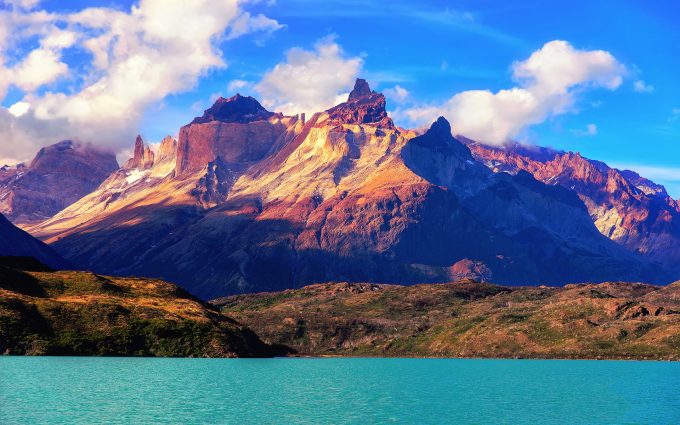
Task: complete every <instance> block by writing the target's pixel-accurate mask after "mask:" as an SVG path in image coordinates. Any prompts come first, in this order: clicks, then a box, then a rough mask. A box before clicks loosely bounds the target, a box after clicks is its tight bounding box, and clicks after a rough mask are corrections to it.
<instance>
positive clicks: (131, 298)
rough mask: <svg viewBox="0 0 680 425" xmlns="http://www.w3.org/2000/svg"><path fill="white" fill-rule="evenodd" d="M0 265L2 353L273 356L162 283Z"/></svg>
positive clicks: (16, 262)
mask: <svg viewBox="0 0 680 425" xmlns="http://www.w3.org/2000/svg"><path fill="white" fill-rule="evenodd" d="M0 264H2V265H0V354H2V353H5V354H28V355H95V356H183V357H253V356H256V357H260V356H271V355H273V354H276V352H275V351H274V350H272V348H271V347H269V346H267V345H265V344H264V343H262V341H260V340H259V339H258V337H257V336H256V335H255V334H254V333H252V332H251V331H250V330H248V329H247V328H245V327H243V326H242V325H240V324H238V323H237V322H235V321H234V320H232V319H230V318H228V317H226V316H224V315H222V314H220V313H219V312H218V311H215V310H214V309H212V308H210V307H208V306H206V305H203V304H202V303H201V302H199V301H198V300H196V299H195V298H193V297H191V296H189V295H188V294H187V293H186V292H185V291H183V290H181V289H179V288H177V287H176V286H175V285H172V284H169V283H166V282H163V281H159V280H155V279H135V278H114V277H107V276H101V275H97V274H94V273H89V272H74V271H62V272H51V271H46V270H45V269H44V268H42V269H41V268H40V267H37V268H36V267H35V264H34V262H33V263H31V262H30V261H27V260H21V259H17V258H6V257H4V258H0ZM16 267H25V268H28V269H31V270H36V269H38V270H41V271H23V270H19V269H17V268H16Z"/></svg>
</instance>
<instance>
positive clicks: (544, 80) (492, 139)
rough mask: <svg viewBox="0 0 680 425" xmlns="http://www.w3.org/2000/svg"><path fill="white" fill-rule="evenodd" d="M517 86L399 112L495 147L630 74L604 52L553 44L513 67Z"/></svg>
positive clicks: (467, 93) (468, 93) (472, 92)
mask: <svg viewBox="0 0 680 425" xmlns="http://www.w3.org/2000/svg"><path fill="white" fill-rule="evenodd" d="M511 70H512V77H513V80H514V81H515V82H516V83H517V86H516V87H512V88H509V89H505V90H500V91H498V92H496V93H493V92H491V91H489V90H470V91H465V92H461V93H458V94H456V95H454V96H452V97H451V98H450V99H448V100H447V101H445V102H444V103H442V104H437V105H425V106H416V107H412V108H409V109H404V110H398V111H396V114H397V116H400V117H405V118H407V119H409V120H410V121H411V122H413V123H415V124H419V125H426V124H428V123H429V122H431V121H433V120H434V119H436V117H437V116H439V115H443V116H445V117H447V118H448V119H449V120H450V121H451V122H452V123H453V126H454V131H455V132H456V133H458V134H462V135H464V136H466V137H469V138H471V139H474V140H478V141H480V142H483V143H488V144H492V145H499V144H503V143H505V142H506V141H508V140H509V139H510V138H513V137H517V136H518V135H519V134H520V133H521V132H522V131H523V130H525V129H526V128H527V127H529V126H531V125H535V124H539V123H541V122H543V121H545V120H546V119H548V118H550V117H553V116H557V115H561V114H565V113H568V112H574V111H575V105H576V96H577V93H579V92H581V91H582V90H585V89H588V88H594V87H602V88H606V89H609V90H614V89H616V88H618V87H619V86H620V85H621V83H622V81H623V78H624V77H625V76H626V74H627V70H626V68H625V66H624V65H622V64H621V63H620V62H619V61H618V60H617V59H616V58H615V57H614V56H612V55H611V54H610V53H609V52H606V51H603V50H579V49H576V48H574V47H573V46H572V45H571V44H569V43H568V42H566V41H560V40H556V41H551V42H548V43H546V44H545V45H544V46H543V47H542V48H541V49H539V50H537V51H535V52H533V53H532V54H531V56H530V57H529V58H528V59H527V60H525V61H519V62H515V63H513V64H512V66H511Z"/></svg>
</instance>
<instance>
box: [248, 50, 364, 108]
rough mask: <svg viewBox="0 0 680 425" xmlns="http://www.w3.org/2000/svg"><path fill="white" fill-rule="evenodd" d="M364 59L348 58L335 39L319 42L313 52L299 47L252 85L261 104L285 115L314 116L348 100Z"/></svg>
mask: <svg viewBox="0 0 680 425" xmlns="http://www.w3.org/2000/svg"><path fill="white" fill-rule="evenodd" d="M362 67H363V60H362V59H361V58H360V57H358V56H355V57H348V56H347V55H346V54H345V53H344V52H343V51H342V48H341V47H340V46H339V45H338V44H337V43H336V42H335V40H334V38H332V37H330V38H328V37H327V38H324V39H321V40H319V41H318V42H317V43H316V44H315V46H314V50H305V49H302V48H299V47H296V48H293V49H290V50H289V51H288V52H286V59H285V61H283V62H281V63H279V64H277V65H276V66H275V67H274V68H273V69H271V70H269V71H268V72H267V73H266V74H265V75H264V77H263V78H262V80H261V81H260V82H259V83H258V84H257V85H256V86H255V90H256V91H257V92H259V94H260V95H261V97H262V102H263V104H264V105H265V106H266V107H267V108H269V109H270V110H275V111H281V112H284V113H286V114H297V113H300V112H304V113H306V114H313V113H314V112H318V111H323V110H326V109H328V108H330V107H331V106H334V105H336V104H338V103H340V102H344V101H345V100H347V95H348V94H349V90H351V88H352V86H353V84H354V80H355V79H356V77H357V76H358V75H359V73H360V72H361V69H362Z"/></svg>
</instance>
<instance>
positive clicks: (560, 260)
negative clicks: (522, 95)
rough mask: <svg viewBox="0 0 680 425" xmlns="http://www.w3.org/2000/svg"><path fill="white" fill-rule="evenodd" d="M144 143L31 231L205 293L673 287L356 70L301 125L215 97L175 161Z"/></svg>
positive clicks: (113, 264) (569, 207)
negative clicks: (330, 285) (472, 281)
mask: <svg viewBox="0 0 680 425" xmlns="http://www.w3.org/2000/svg"><path fill="white" fill-rule="evenodd" d="M173 146H174V145H173ZM165 150H166V151H167V152H170V151H171V150H172V147H171V146H170V144H169V143H168V145H167V146H166V149H165ZM145 151H146V149H145V148H144V146H143V141H141V139H138V140H137V141H136V143H135V157H134V158H133V159H132V160H131V161H129V162H128V164H127V168H125V167H124V168H123V169H121V170H119V171H117V172H115V173H114V174H113V175H111V176H110V177H109V178H108V179H107V180H106V181H105V182H104V183H103V184H102V185H101V186H100V187H99V188H98V189H97V190H96V191H94V192H93V193H91V194H90V195H88V196H86V197H84V198H83V199H81V200H80V201H78V202H76V203H75V204H73V205H71V206H70V207H68V208H66V209H65V210H63V211H61V212H60V213H59V214H57V215H56V216H55V217H53V218H51V219H49V220H46V221H45V222H43V223H41V224H39V225H36V226H33V227H31V228H30V230H31V232H33V233H34V234H36V235H37V236H39V237H40V238H42V239H43V240H46V241H48V242H49V243H51V244H52V246H53V247H55V248H56V249H57V250H58V251H59V252H61V253H62V254H63V255H64V256H66V257H67V258H69V259H71V260H73V261H74V262H77V263H78V264H84V265H87V266H88V267H90V268H92V269H93V270H96V271H98V272H106V273H111V274H137V275H139V274H142V275H147V276H158V277H162V278H165V279H168V280H171V281H174V282H177V283H179V284H181V285H182V286H184V287H185V288H187V289H188V290H190V291H191V292H192V293H194V294H197V295H199V296H201V297H203V298H212V297H215V296H219V295H225V294H231V293H239V292H250V291H262V290H277V289H284V288H292V287H298V286H301V285H305V284H308V283H312V282H323V281H338V280H345V281H355V282H364V281H370V282H393V283H409V284H410V283H418V282H447V281H451V280H455V279H458V278H464V277H472V278H476V279H483V280H489V281H494V282H500V283H506V284H540V283H551V284H562V283H568V282H574V281H606V280H647V281H658V282H667V281H669V277H668V276H667V275H665V274H664V272H663V271H662V270H659V269H658V268H656V267H653V266H652V265H651V264H650V263H649V262H647V261H646V260H644V259H643V258H641V257H640V256H638V255H636V254H634V253H632V252H630V251H628V250H626V249H624V248H622V247H621V246H619V245H617V244H616V243H614V242H612V241H611V240H609V239H608V238H606V237H604V236H603V235H601V234H600V233H599V232H598V230H597V229H596V228H595V226H594V225H593V222H592V220H591V218H590V216H589V214H588V210H587V208H586V207H585V206H584V204H583V202H582V201H581V200H580V199H579V198H578V196H576V195H575V194H574V193H573V192H572V191H570V190H567V189H565V188H563V187H561V186H559V185H558V186H554V185H546V184H544V183H542V182H540V181H537V180H536V179H535V178H533V177H532V176H531V175H530V174H529V173H527V172H520V173H517V175H509V174H506V173H501V174H498V173H493V172H492V171H491V170H489V169H488V168H487V167H486V166H485V165H484V164H482V163H481V162H478V161H477V160H475V158H473V156H472V155H471V153H470V151H469V149H468V148H467V147H466V146H464V145H463V144H461V143H460V142H459V141H458V140H456V139H454V138H453V136H452V135H451V127H450V125H449V123H448V122H447V121H446V120H445V119H443V118H440V119H439V120H437V121H436V122H435V123H434V124H433V125H432V127H431V128H430V129H429V130H428V131H427V132H426V133H424V134H421V135H417V134H416V133H414V132H412V131H408V130H403V129H399V128H397V127H396V126H395V125H394V124H393V123H392V120H391V119H390V118H389V116H388V115H387V112H386V110H385V97H384V96H383V95H382V94H380V93H376V92H373V91H372V90H371V89H370V88H369V87H368V84H367V83H366V82H365V81H363V80H358V81H357V84H356V86H355V88H354V90H353V91H352V93H351V94H350V96H349V98H348V100H347V102H344V103H342V104H340V105H337V106H335V107H333V108H330V109H329V110H327V111H324V112H320V113H317V114H314V115H313V116H312V117H311V118H310V119H309V120H306V119H305V117H304V116H296V117H287V116H283V115H281V114H275V113H271V112H269V111H266V110H265V109H264V108H263V107H262V106H261V105H259V103H258V102H257V101H256V100H255V99H253V98H248V97H243V96H238V95H237V96H234V97H232V98H229V99H219V100H218V101H217V102H216V104H215V105H214V106H213V107H211V108H210V109H208V110H206V112H205V114H204V115H203V116H202V117H198V118H196V119H195V120H193V121H192V122H191V123H190V124H188V125H186V126H184V127H182V129H181V130H180V137H179V141H178V142H177V148H176V152H174V156H175V157H176V161H175V167H174V169H173V168H171V167H170V164H171V162H168V163H167V164H166V165H165V166H164V168H163V172H159V171H158V169H157V167H158V164H157V163H156V160H155V159H154V160H153V163H152V162H151V161H150V160H148V158H150V155H147V154H146V152H145ZM169 157H173V155H172V154H169ZM145 158H147V159H145ZM150 164H152V165H150Z"/></svg>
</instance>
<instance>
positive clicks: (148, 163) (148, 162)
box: [142, 146, 154, 170]
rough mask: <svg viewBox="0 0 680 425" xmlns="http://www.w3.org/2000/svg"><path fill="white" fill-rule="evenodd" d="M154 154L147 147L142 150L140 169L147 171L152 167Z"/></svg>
mask: <svg viewBox="0 0 680 425" xmlns="http://www.w3.org/2000/svg"><path fill="white" fill-rule="evenodd" d="M153 160H154V153H153V151H152V150H151V148H150V147H149V146H147V147H145V148H144V157H143V160H142V168H144V169H145V170H148V169H149V168H151V167H153Z"/></svg>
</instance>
